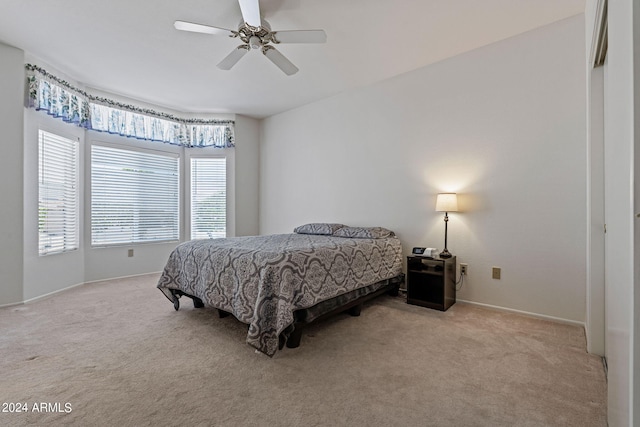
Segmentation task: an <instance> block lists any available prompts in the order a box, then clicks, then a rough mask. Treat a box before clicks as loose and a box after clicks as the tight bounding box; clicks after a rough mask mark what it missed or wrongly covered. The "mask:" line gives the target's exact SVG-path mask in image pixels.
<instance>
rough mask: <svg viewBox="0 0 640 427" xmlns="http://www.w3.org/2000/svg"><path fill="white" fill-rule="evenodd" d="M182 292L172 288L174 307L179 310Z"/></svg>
mask: <svg viewBox="0 0 640 427" xmlns="http://www.w3.org/2000/svg"><path fill="white" fill-rule="evenodd" d="M179 298H180V294H179V293H177V292H176V291H175V290H173V289H171V300H172V301H173V308H175V309H176V311H178V310H179V309H180V299H179Z"/></svg>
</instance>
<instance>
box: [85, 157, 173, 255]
mask: <svg viewBox="0 0 640 427" xmlns="http://www.w3.org/2000/svg"><path fill="white" fill-rule="evenodd" d="M179 197H180V195H179V169H178V156H177V155H172V154H170V153H162V154H151V153H149V152H141V151H132V150H127V149H120V148H113V147H107V146H102V145H92V146H91V244H92V245H94V246H105V245H119V244H120V245H122V244H130V243H150V242H162V241H170V240H178V238H179V232H180V231H179V207H180V201H179Z"/></svg>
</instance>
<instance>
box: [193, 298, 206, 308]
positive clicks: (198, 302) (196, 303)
mask: <svg viewBox="0 0 640 427" xmlns="http://www.w3.org/2000/svg"><path fill="white" fill-rule="evenodd" d="M193 306H194V307H195V308H202V307H204V303H203V302H202V300H201V299H200V298H198V297H193Z"/></svg>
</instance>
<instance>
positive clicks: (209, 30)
mask: <svg viewBox="0 0 640 427" xmlns="http://www.w3.org/2000/svg"><path fill="white" fill-rule="evenodd" d="M173 26H174V27H175V28H176V30H180V31H191V32H193V33H203V34H226V35H234V32H233V31H231V30H227V29H226V28H218V27H212V26H210V25H202V24H194V23H193V22H186V21H176V22H174V23H173Z"/></svg>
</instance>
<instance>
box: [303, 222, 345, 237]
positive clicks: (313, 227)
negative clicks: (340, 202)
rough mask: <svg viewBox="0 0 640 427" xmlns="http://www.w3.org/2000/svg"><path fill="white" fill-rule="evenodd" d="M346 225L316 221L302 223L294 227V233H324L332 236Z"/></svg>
mask: <svg viewBox="0 0 640 427" xmlns="http://www.w3.org/2000/svg"><path fill="white" fill-rule="evenodd" d="M342 227H344V225H342V224H327V223H324V222H314V223H311V224H305V225H301V226H299V227H296V228H294V229H293V232H294V233H298V234H322V235H327V236H330V235H332V234H333V233H335V232H336V231H337V230H339V229H341V228H342Z"/></svg>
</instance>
